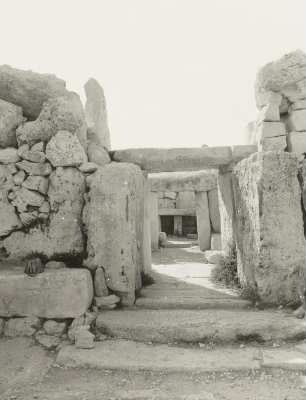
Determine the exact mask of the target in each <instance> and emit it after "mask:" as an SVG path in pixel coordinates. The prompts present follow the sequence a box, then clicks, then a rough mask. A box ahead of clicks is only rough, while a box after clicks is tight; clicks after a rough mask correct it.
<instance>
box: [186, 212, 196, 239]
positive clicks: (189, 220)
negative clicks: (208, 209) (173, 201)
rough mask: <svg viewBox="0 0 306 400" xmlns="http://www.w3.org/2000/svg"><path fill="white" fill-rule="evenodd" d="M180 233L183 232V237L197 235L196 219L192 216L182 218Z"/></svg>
mask: <svg viewBox="0 0 306 400" xmlns="http://www.w3.org/2000/svg"><path fill="white" fill-rule="evenodd" d="M182 231H183V236H187V235H188V234H196V233H197V218H196V217H195V216H193V215H190V216H189V215H188V216H187V215H185V216H183V218H182Z"/></svg>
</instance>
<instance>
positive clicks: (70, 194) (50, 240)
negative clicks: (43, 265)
mask: <svg viewBox="0 0 306 400" xmlns="http://www.w3.org/2000/svg"><path fill="white" fill-rule="evenodd" d="M84 193H85V178H84V176H83V174H82V173H81V172H80V171H79V170H77V169H76V168H57V169H56V170H55V171H54V172H53V173H52V174H51V175H50V184H49V190H48V197H49V202H50V206H51V210H50V216H49V223H48V225H47V226H44V227H43V229H42V228H41V227H39V226H37V227H33V228H31V229H29V230H28V232H27V233H24V232H13V233H12V234H11V235H10V236H9V237H8V238H6V239H4V240H3V242H2V243H1V246H2V247H3V248H4V249H5V250H6V252H7V253H8V255H9V257H11V258H24V257H27V256H29V255H31V254H33V253H34V254H35V253H36V254H41V255H43V256H44V257H47V258H49V259H50V258H55V259H56V258H58V257H60V258H61V259H67V261H69V262H70V263H72V262H73V260H77V259H78V260H79V258H80V257H82V256H83V252H84V240H83V233H82V210H83V205H84V198H83V196H84Z"/></svg>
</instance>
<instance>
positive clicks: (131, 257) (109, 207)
mask: <svg viewBox="0 0 306 400" xmlns="http://www.w3.org/2000/svg"><path fill="white" fill-rule="evenodd" d="M142 180H143V175H142V172H141V170H140V169H139V168H138V167H137V166H135V165H132V164H125V163H111V164H108V165H106V166H105V167H104V168H100V169H99V170H98V171H97V172H95V173H94V174H93V175H92V180H91V183H90V192H89V199H88V200H89V202H88V203H87V204H86V208H85V211H84V220H85V225H86V229H87V238H88V240H87V253H88V259H87V261H86V265H87V266H89V267H90V268H97V267H99V266H102V267H103V269H104V272H105V277H106V283H107V286H108V287H109V288H110V289H111V290H113V291H114V292H115V293H118V295H119V296H120V297H121V299H122V301H123V303H124V304H133V303H134V301H135V288H136V276H137V224H136V218H137V207H138V205H137V196H139V193H138V188H139V182H141V181H142Z"/></svg>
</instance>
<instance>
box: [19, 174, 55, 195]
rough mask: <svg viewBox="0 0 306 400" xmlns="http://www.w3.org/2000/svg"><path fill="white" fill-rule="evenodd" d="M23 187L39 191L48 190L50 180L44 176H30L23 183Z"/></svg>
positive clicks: (45, 191) (44, 192)
mask: <svg viewBox="0 0 306 400" xmlns="http://www.w3.org/2000/svg"><path fill="white" fill-rule="evenodd" d="M22 186H23V187H25V188H27V189H30V190H35V191H37V192H39V193H42V194H46V193H47V192H48V187H49V180H48V179H47V178H45V177H43V176H29V177H28V178H27V179H26V180H25V181H24V182H23V184H22Z"/></svg>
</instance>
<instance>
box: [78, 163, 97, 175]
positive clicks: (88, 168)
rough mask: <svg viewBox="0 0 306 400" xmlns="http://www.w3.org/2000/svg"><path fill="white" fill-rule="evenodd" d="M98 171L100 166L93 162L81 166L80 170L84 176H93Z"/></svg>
mask: <svg viewBox="0 0 306 400" xmlns="http://www.w3.org/2000/svg"><path fill="white" fill-rule="evenodd" d="M97 169H98V165H97V164H95V163H93V162H87V163H84V164H82V165H80V166H79V170H80V171H81V172H83V174H92V173H93V172H95V171H96V170H97Z"/></svg>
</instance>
